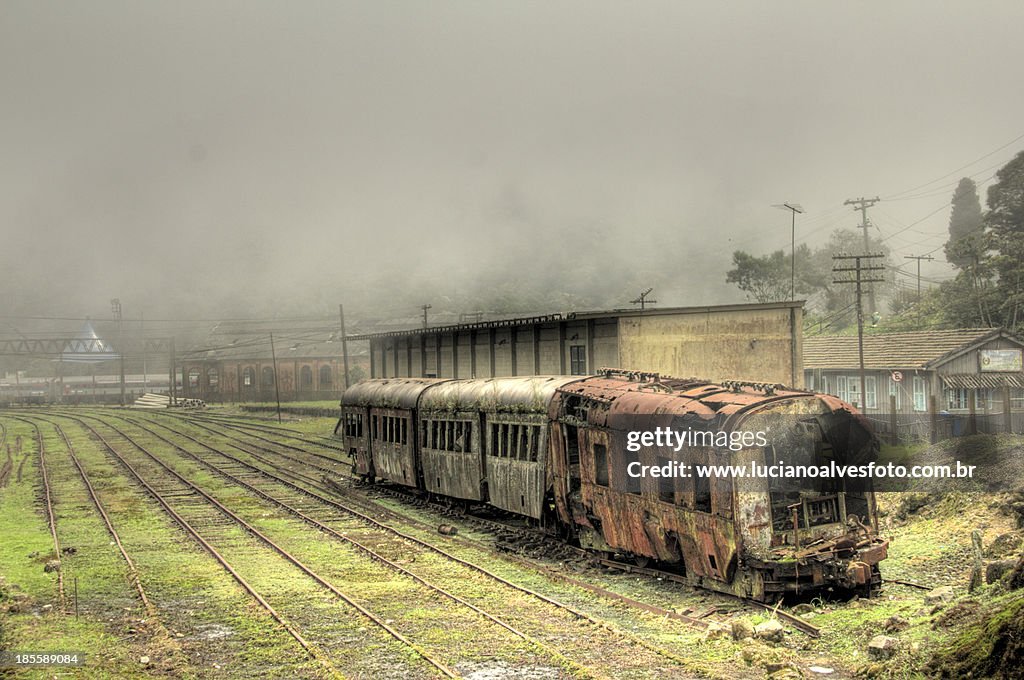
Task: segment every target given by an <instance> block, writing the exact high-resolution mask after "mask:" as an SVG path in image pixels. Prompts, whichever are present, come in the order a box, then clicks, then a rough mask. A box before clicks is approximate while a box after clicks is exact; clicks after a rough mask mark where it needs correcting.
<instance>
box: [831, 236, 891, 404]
mask: <svg viewBox="0 0 1024 680" xmlns="http://www.w3.org/2000/svg"><path fill="white" fill-rule="evenodd" d="M884 257H885V254H884V253H866V254H864V255H844V254H843V253H840V254H839V255H833V256H832V259H833V260H838V261H839V262H838V263H837V264H834V265H832V271H833V273H837V274H840V275H842V274H843V273H844V272H854V274H855V276H854V278H852V279H850V278H839V279H833V281H832V283H852V284H855V285H856V286H857V291H856V294H857V356H858V358H859V360H860V401H861V403H860V404H859V407H860V410H861V411H863V410H864V409H865V408H866V407H867V403H868V392H867V382H868V381H867V378H866V377H865V374H864V305H863V304H862V303H861V294H862V292H863V285H864V284H865V283H877V282H879V281H883V280H884V279H881V278H865V277H864V272H875V271H884V270H885V265H880V264H873V263H872V260H879V259H881V258H884ZM850 260H853V261H854V266H852V267H841V266H839V265H840V264H843V263H845V262H848V261H850Z"/></svg>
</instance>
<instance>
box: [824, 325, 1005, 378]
mask: <svg viewBox="0 0 1024 680" xmlns="http://www.w3.org/2000/svg"><path fill="white" fill-rule="evenodd" d="M999 336H1002V337H1008V338H1010V339H1013V340H1016V341H1017V342H1021V340H1020V339H1019V338H1016V337H1015V336H1013V335H1012V334H1010V333H1008V332H1006V331H1004V330H1002V329H999V328H960V329H954V330H934V331H914V332H910V333H876V334H873V335H865V336H864V367H865V368H868V369H894V368H931V367H933V366H935V365H936V364H939V363H941V362H942V360H943V359H946V358H947V357H949V356H951V355H955V354H958V353H959V352H961V351H963V350H966V349H968V348H969V347H970V346H972V345H976V344H978V343H980V342H983V341H988V340H990V339H993V338H996V337H999ZM859 365H860V360H859V358H858V354H857V336H855V335H814V336H809V337H805V338H804V368H805V369H816V368H836V369H847V368H855V367H857V366H859Z"/></svg>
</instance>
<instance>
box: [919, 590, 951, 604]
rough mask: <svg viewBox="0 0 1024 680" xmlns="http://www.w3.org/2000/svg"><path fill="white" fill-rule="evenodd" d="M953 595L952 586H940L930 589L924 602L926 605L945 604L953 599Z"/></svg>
mask: <svg viewBox="0 0 1024 680" xmlns="http://www.w3.org/2000/svg"><path fill="white" fill-rule="evenodd" d="M953 597H954V594H953V588H952V587H951V586H939V587H938V588H936V589H935V590H930V591H928V594H926V595H925V596H924V603H925V604H926V605H936V604H944V603H946V602H949V601H950V600H952V599H953Z"/></svg>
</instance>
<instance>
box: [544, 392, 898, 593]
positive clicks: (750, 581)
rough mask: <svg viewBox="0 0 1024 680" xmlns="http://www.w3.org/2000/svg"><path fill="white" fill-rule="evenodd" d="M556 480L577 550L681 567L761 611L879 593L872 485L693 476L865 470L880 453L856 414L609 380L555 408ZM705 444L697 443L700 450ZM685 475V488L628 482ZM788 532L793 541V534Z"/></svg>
mask: <svg viewBox="0 0 1024 680" xmlns="http://www.w3.org/2000/svg"><path fill="white" fill-rule="evenodd" d="M549 419H550V421H551V423H552V430H551V432H552V434H551V464H552V471H551V473H552V474H551V476H552V479H553V480H554V485H553V494H554V501H555V507H556V509H557V512H558V519H559V521H560V522H561V523H564V524H567V525H569V526H571V527H572V528H573V530H574V533H575V535H576V536H577V538H578V540H579V542H580V544H581V545H584V546H586V547H589V548H591V549H594V550H599V551H604V552H615V553H620V554H626V555H630V556H633V557H635V558H638V559H640V560H641V561H642V560H646V559H653V560H658V561H659V562H662V563H667V564H675V565H678V567H679V568H680V569H681V570H683V571H685V573H686V575H687V576H688V577H689V578H690V579H691V581H692V582H693V583H694V584H695V585H700V586H703V587H707V588H711V589H714V590H722V591H726V592H731V593H734V594H736V595H741V596H743V597H753V598H755V599H766V598H767V597H768V596H769V595H770V594H772V593H781V592H787V591H790V592H791V591H801V592H809V591H814V590H820V589H823V588H845V589H863V590H864V591H868V590H870V589H871V587H872V586H873V585H877V583H878V580H879V577H878V567H877V564H878V562H879V561H881V560H882V559H883V558H884V557H885V555H886V549H887V543H886V542H885V541H883V540H881V539H879V538H878V537H877V527H878V523H877V515H876V512H875V505H874V496H873V494H872V493H871V491H870V486H869V485H865V484H862V485H859V486H858V487H856V488H850V489H847V488H846V485H845V484H844V483H843V481H842V480H836V479H830V480H807V479H800V480H793V479H786V478H781V477H778V478H776V477H763V478H753V477H751V478H746V477H742V478H741V477H737V476H733V475H716V474H708V475H698V474H696V467H697V466H712V467H709V468H708V470H709V471H711V472H714V471H715V467H714V466H718V467H719V468H722V466H731V468H733V469H737V468H742V469H744V470H750V469H752V468H751V463H756V464H758V465H760V466H765V465H769V466H770V465H773V464H777V463H780V462H785V463H788V464H793V465H801V464H802V465H818V466H820V465H828V462H829V461H830V460H836V461H837V463H839V464H841V465H843V464H852V465H861V464H866V463H868V462H870V461H872V460H874V458H875V456H876V454H877V442H876V440H875V439H874V437H873V436H872V435H871V432H870V430H869V429H868V428H867V425H866V422H865V421H864V420H863V419H862V418H861V417H860V416H859V415H858V414H856V413H855V412H854V411H853V409H852V407H850V406H849V405H847V404H845V403H843V402H841V401H839V400H838V399H835V398H834V397H829V396H826V395H817V394H812V393H808V392H800V391H792V390H785V389H781V388H780V387H779V386H775V385H751V384H742V383H726V384H722V385H717V384H709V383H707V382H706V381H696V380H675V379H659V378H658V377H657V376H651V375H645V374H637V373H625V372H608V373H607V374H605V375H604V376H598V377H594V378H588V379H585V380H581V381H577V382H574V383H571V384H569V385H566V386H564V387H562V388H561V389H559V393H558V395H557V396H556V398H555V399H554V400H552V402H551V406H550V410H549ZM657 428H669V429H671V430H673V431H675V432H680V433H686V432H696V433H701V432H706V433H711V434H719V433H734V432H735V433H740V434H743V433H750V434H751V435H752V436H751V437H750V438H749V439H748V441H750V440H752V439H755V437H754V436H753V435H754V434H755V433H757V432H763V433H766V434H765V441H764V442H763V444H764V445H750V444H744V445H742V446H739V447H737V448H736V450H733V449H731V448H730V447H728V446H725V447H723V446H719V445H710V446H709V445H702V444H701V445H687V446H682V447H673V446H665V447H633V448H637V449H638V450H636V451H630V450H629V449H630V447H629V446H628V441H627V438H628V436H629V433H630V432H650V431H654V430H656V429H657ZM695 439H696V440H698V441H700V442H704V441H706V440H705V439H704V438H703V437H695ZM673 464H675V465H676V466H678V465H685V466H689V468H688V469H689V470H690V474H689V475H688V476H684V475H676V476H669V477H664V476H653V475H651V476H642V477H635V476H631V475H630V474H629V471H630V470H631V469H634V470H635V469H637V468H638V466H640V467H643V466H647V467H648V468H651V467H657V468H659V469H665V468H666V467H667V466H669V467H670V466H671V465H673ZM794 526H795V527H796V530H795V531H794Z"/></svg>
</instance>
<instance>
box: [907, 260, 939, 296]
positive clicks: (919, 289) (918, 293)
mask: <svg viewBox="0 0 1024 680" xmlns="http://www.w3.org/2000/svg"><path fill="white" fill-rule="evenodd" d="M903 259H904V260H917V301H918V302H920V301H921V260H928V261H929V262H930V261H931V260H934V259H935V258H934V257H932V256H931V255H904V256H903Z"/></svg>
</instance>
